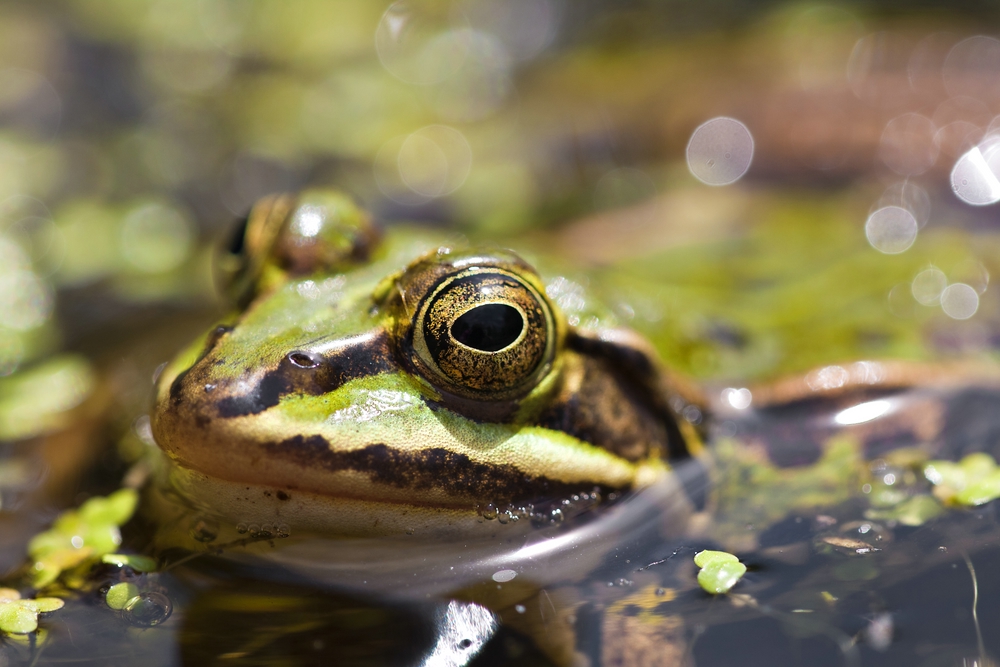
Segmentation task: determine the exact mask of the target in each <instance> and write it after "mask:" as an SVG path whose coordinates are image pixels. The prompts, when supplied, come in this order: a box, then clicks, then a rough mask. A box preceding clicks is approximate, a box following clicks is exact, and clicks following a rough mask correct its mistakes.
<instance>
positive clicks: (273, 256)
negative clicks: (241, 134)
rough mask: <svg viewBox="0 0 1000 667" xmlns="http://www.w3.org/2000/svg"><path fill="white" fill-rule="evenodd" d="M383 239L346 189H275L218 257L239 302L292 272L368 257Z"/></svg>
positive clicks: (224, 280) (223, 280) (334, 267)
mask: <svg viewBox="0 0 1000 667" xmlns="http://www.w3.org/2000/svg"><path fill="white" fill-rule="evenodd" d="M377 239H378V234H377V231H376V229H375V227H374V226H373V225H372V223H371V219H370V218H369V216H368V214H367V213H365V212H364V211H363V210H361V209H360V208H358V207H357V206H356V205H355V204H354V202H353V201H352V200H351V199H350V198H349V197H347V196H346V195H344V194H341V193H339V192H335V191H326V190H307V191H305V192H303V193H301V194H299V195H298V196H292V195H272V196H270V197H265V198H264V199H262V200H261V201H259V202H257V204H256V205H254V207H253V210H252V211H251V212H250V214H249V215H248V216H247V217H246V218H244V219H243V220H241V221H240V223H239V224H238V225H237V226H236V228H235V229H234V233H233V235H232V236H231V237H230V241H229V243H228V244H227V245H226V247H225V250H224V252H222V253H220V254H219V256H218V261H217V263H216V269H217V275H218V278H219V282H220V285H221V286H222V287H223V288H224V290H225V291H226V292H228V293H229V295H230V296H231V297H232V298H233V299H234V300H235V301H236V302H237V303H238V304H246V303H247V302H249V301H250V300H251V299H252V298H253V297H254V296H255V295H256V294H258V293H260V292H261V291H265V290H267V289H269V288H270V287H273V285H274V284H275V283H277V282H281V281H283V280H285V279H287V278H289V277H293V278H294V277H300V276H307V275H311V274H314V273H320V272H327V273H334V272H337V271H343V270H345V269H347V268H349V267H350V266H351V265H353V264H354V263H357V262H359V261H364V260H365V259H366V258H367V257H368V254H369V252H370V251H371V250H372V248H373V247H374V245H375V244H376V242H377Z"/></svg>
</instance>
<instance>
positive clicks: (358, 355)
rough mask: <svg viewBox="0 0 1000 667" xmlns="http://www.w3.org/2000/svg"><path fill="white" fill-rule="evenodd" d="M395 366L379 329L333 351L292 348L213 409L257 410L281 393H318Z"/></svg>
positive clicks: (237, 413) (228, 413) (226, 412)
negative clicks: (245, 389) (251, 384)
mask: <svg viewBox="0 0 1000 667" xmlns="http://www.w3.org/2000/svg"><path fill="white" fill-rule="evenodd" d="M303 357H309V359H311V360H312V362H313V363H314V364H315V365H307V364H305V363H303V361H304V359H303ZM396 368H397V366H396V363H395V361H394V359H393V355H392V351H391V349H390V346H389V338H388V335H387V334H386V333H385V331H384V330H382V329H379V330H377V331H375V332H373V333H372V334H371V335H370V336H359V337H357V338H356V339H355V340H354V342H353V343H351V344H345V345H344V346H343V347H340V348H339V349H337V350H334V351H333V352H328V353H323V352H315V351H314V352H306V351H303V350H293V351H291V352H290V353H289V355H286V356H285V357H284V358H283V359H282V360H281V362H280V363H279V364H278V366H277V368H274V369H272V370H269V371H267V372H265V373H264V374H263V375H262V376H261V378H260V380H259V381H258V382H257V384H256V385H255V386H254V387H253V389H251V390H250V391H249V392H247V393H245V394H237V395H230V396H226V397H224V398H222V399H220V400H219V401H218V402H217V403H216V411H217V413H218V416H220V417H223V418H229V417H242V416H246V415H254V414H259V413H261V412H263V411H264V410H267V409H268V408H271V407H274V406H275V405H277V404H278V403H279V402H280V401H281V399H282V397H284V396H288V395H291V394H299V395H308V396H320V395H322V394H326V393H328V392H331V391H333V390H335V389H337V388H338V387H340V386H342V385H343V384H345V383H347V382H348V381H350V380H355V379H357V378H362V377H368V376H371V375H377V374H379V373H385V372H389V371H392V370H395V369H396Z"/></svg>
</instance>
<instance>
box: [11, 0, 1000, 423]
mask: <svg viewBox="0 0 1000 667" xmlns="http://www.w3.org/2000/svg"><path fill="white" fill-rule="evenodd" d="M998 25H1000V9H998V8H997V6H996V4H995V3H992V2H986V1H985V0H983V1H981V2H977V1H974V0H968V1H965V2H949V3H935V2H930V1H924V2H906V3H900V2H895V1H893V0H884V1H881V2H878V1H876V2H853V3H836V2H834V3H827V4H814V3H808V2H791V3H788V2H759V3H738V2H731V1H728V0H712V1H710V2H695V1H693V0H672V1H670V2H650V1H640V0H635V1H626V2H622V1H616V2H611V1H607V2H601V1H596V0H588V1H582V0H575V1H573V2H569V1H567V0H454V1H450V2H449V1H431V0H427V1H413V2H411V1H408V0H407V1H403V2H396V3H393V4H389V3H384V2H371V1H368V0H362V1H359V0H253V1H250V0H30V1H28V0H25V1H23V2H17V1H14V0H5V1H4V2H0V439H6V440H10V439H15V440H16V439H21V438H24V437H28V436H30V435H32V434H36V433H38V432H41V431H42V430H45V429H47V428H56V427H58V424H59V423H62V422H60V417H59V415H63V414H65V413H66V412H67V411H68V410H71V409H78V406H80V405H83V404H84V403H85V402H86V401H85V399H86V398H87V397H91V400H92V401H93V402H96V404H98V405H99V406H102V407H97V408H93V409H94V410H95V411H99V410H100V409H103V408H106V406H107V404H108V402H109V401H119V402H121V401H125V402H127V403H129V404H130V405H131V406H132V408H134V410H141V409H142V408H143V406H145V403H146V401H148V386H149V380H148V378H149V372H150V370H151V369H152V368H153V367H155V365H156V364H157V363H160V362H161V361H163V360H164V359H166V358H167V356H168V355H169V354H170V351H171V350H172V349H175V348H176V346H177V345H178V344H180V342H182V341H183V340H185V339H187V338H190V336H192V335H193V333H194V332H197V331H198V330H200V329H203V328H204V327H205V326H206V322H208V321H209V320H210V318H211V317H213V316H215V315H216V314H217V313H218V312H220V309H221V308H222V306H221V305H220V302H219V301H218V299H217V297H216V296H215V292H214V289H213V287H212V280H211V266H210V259H211V254H212V250H213V247H214V244H215V243H216V242H217V241H218V240H219V239H220V238H222V237H223V236H224V235H225V233H226V230H227V229H228V228H229V227H230V226H231V225H232V222H233V221H234V220H235V219H237V218H239V217H241V216H243V215H244V214H245V213H246V212H247V210H248V208H249V206H250V205H251V203H252V202H253V201H254V200H256V199H257V198H259V197H261V196H262V195H265V194H268V193H271V192H278V191H287V190H295V189H298V188H302V187H304V186H309V185H335V186H337V187H340V188H342V189H344V190H346V191H348V192H350V193H351V194H352V195H353V196H355V197H356V198H357V199H358V200H360V201H361V202H362V203H364V204H365V205H366V206H368V207H369V208H370V209H371V210H372V211H373V212H374V213H375V215H376V217H377V218H378V219H380V220H381V221H383V222H384V223H385V224H393V223H394V222H395V221H408V222H411V223H416V224H421V225H427V226H431V227H436V228H443V229H446V230H448V231H449V233H455V234H462V235H465V236H468V237H470V238H472V239H477V238H490V239H495V240H499V242H501V243H510V244H512V245H527V246H529V247H541V246H544V247H547V248H549V249H553V248H554V249H556V250H557V251H558V252H559V253H560V254H561V255H562V256H563V257H564V258H565V259H564V264H563V266H565V267H568V268H567V271H568V272H569V273H572V272H573V271H581V272H583V270H584V269H593V270H596V271H597V272H598V273H597V275H599V276H600V275H604V276H605V278H603V279H601V280H600V281H599V282H598V283H596V284H595V283H591V284H590V287H591V288H595V289H598V288H599V290H603V291H604V292H605V293H606V294H607V295H608V296H609V297H610V299H611V300H612V301H613V303H615V312H614V314H613V315H612V316H611V318H610V319H611V320H612V321H611V322H609V323H612V324H618V323H626V324H632V325H633V326H636V327H637V328H639V329H641V330H644V331H647V332H648V334H649V335H651V336H652V337H654V338H657V342H658V343H659V344H660V347H661V349H664V350H665V354H666V356H667V357H668V360H669V361H671V362H672V363H674V364H675V365H677V366H678V367H679V368H680V369H681V370H683V371H685V372H688V373H691V374H693V375H695V376H697V377H702V378H720V377H721V378H726V377H751V378H752V377H768V376H772V375H775V374H778V373H781V372H788V371H794V370H801V369H803V368H807V367H809V366H810V365H813V364H815V363H817V362H821V361H825V360H829V359H840V358H858V357H864V356H902V357H929V356H940V355H955V354H957V355H965V356H967V355H969V354H991V353H992V351H993V349H994V348H995V347H996V344H997V342H998V340H1000V339H998V338H997V330H998V328H997V323H998V322H1000V308H998V305H1000V304H998V302H997V300H996V299H995V295H994V293H993V291H992V290H991V288H990V287H989V285H990V276H991V274H993V273H994V271H995V266H994V265H995V264H997V263H998V262H1000V254H998V252H997V250H998V249H1000V245H998V244H997V240H996V238H995V230H996V226H997V209H996V207H995V206H993V204H994V203H995V202H996V201H998V200H1000V181H998V180H997V175H998V174H1000V150H997V141H998V140H997V139H996V137H997V136H1000V117H998V116H997V114H998V113H1000V40H998V39H997V37H996V36H995V33H996V32H997V30H998ZM602 272H603V274H602ZM567 275H568V274H567ZM639 283H642V285H644V287H642V288H641V289H640V288H638V287H637V285H638V284H639ZM580 284H583V285H584V287H586V286H587V284H586V280H585V279H584V278H579V279H577V282H568V281H564V282H562V283H558V284H553V285H551V286H550V287H551V290H550V291H552V292H553V294H554V295H555V296H557V297H558V298H559V300H560V305H562V306H563V307H564V308H565V309H567V312H568V313H569V314H570V316H571V319H572V318H576V320H577V321H580V318H581V317H584V315H585V314H586V313H585V310H586V309H585V308H583V306H581V305H580V303H578V302H579V301H580V298H579V295H578V293H577V291H574V290H576V289H577V286H579V285H580ZM574 299H576V300H575V301H574ZM574 304H575V305H574ZM574 308H577V311H579V312H575V311H574V310H573V309H574ZM178 331H179V332H180V333H176V332H178ZM158 337H159V338H158ZM150 341H152V342H150ZM137 348H141V351H143V352H142V353H141V354H139V355H135V354H134V352H135V350H136V349H137ZM134 359H140V361H133V360H134ZM94 364H97V366H96V367H95V365H94ZM95 368H100V369H101V373H103V372H104V370H106V369H108V368H110V369H111V372H110V375H108V376H107V377H110V378H111V380H110V381H108V382H110V385H108V387H109V388H107V390H106V391H104V395H105V396H106V397H108V396H110V397H115V398H113V399H112V398H105V399H100V400H99V399H94V398H93V396H94V394H95V392H97V393H100V392H98V389H97V388H99V387H104V386H105V385H104V384H102V383H103V382H105V380H99V379H98V373H97V371H96V370H95ZM102 377H104V376H102ZM123 387H124V388H130V387H131V388H137V389H133V390H130V391H124V392H123V391H122V388H123ZM123 396H124V397H125V398H122V397H123ZM133 414H134V412H133ZM45 420H54V421H50V422H48V423H49V424H50V426H45V425H44V423H45ZM51 424H55V426H51ZM139 430H140V431H142V429H141V428H140V429H139ZM140 435H141V433H140Z"/></svg>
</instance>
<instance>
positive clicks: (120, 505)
mask: <svg viewBox="0 0 1000 667" xmlns="http://www.w3.org/2000/svg"><path fill="white" fill-rule="evenodd" d="M138 500H139V497H138V494H137V493H136V492H135V490H134V489H121V490H119V491H116V492H114V493H112V494H111V495H110V496H108V497H106V498H104V497H97V498H91V499H90V500H88V501H87V502H85V503H84V504H83V505H82V506H80V508H79V509H77V510H68V511H66V512H63V513H62V514H61V515H60V516H59V518H57V519H56V521H55V523H54V524H53V525H52V528H50V529H49V530H47V531H45V532H42V533H39V534H38V535H36V536H35V537H33V538H32V539H31V541H30V542H29V543H28V556H29V557H30V558H31V559H32V560H33V561H34V564H33V566H32V568H31V577H32V585H33V586H35V588H42V587H44V586H48V585H49V584H51V583H52V582H54V581H55V580H56V579H58V578H59V576H60V575H61V574H62V573H63V572H65V571H67V570H69V569H72V568H74V567H77V566H80V565H82V564H83V563H85V562H87V561H91V560H94V559H97V558H100V557H102V556H104V555H106V554H110V553H113V552H114V551H115V550H116V549H117V548H118V546H119V545H120V544H121V532H120V531H119V527H120V526H121V525H122V524H123V523H125V522H126V521H128V520H129V519H130V518H131V517H132V513H133V512H134V511H135V507H136V504H137V503H138ZM137 569H138V568H137ZM154 569H155V568H154Z"/></svg>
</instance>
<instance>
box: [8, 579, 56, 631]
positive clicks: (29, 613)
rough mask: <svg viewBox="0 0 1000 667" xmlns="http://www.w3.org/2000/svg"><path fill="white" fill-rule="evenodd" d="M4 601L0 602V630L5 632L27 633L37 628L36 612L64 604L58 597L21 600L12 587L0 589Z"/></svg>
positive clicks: (53, 608) (52, 609)
mask: <svg viewBox="0 0 1000 667" xmlns="http://www.w3.org/2000/svg"><path fill="white" fill-rule="evenodd" d="M0 590H2V592H3V595H4V601H3V602H0V631H3V632H5V633H7V634H21V635H23V634H27V633H29V632H34V631H35V630H36V629H37V628H38V614H40V613H42V612H47V611H55V610H56V609H62V607H63V604H65V603H64V602H63V601H62V600H60V599H59V598H38V599H35V600H21V599H20V597H21V596H20V594H19V593H18V592H17V591H15V590H12V589H9V588H5V589H0Z"/></svg>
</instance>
